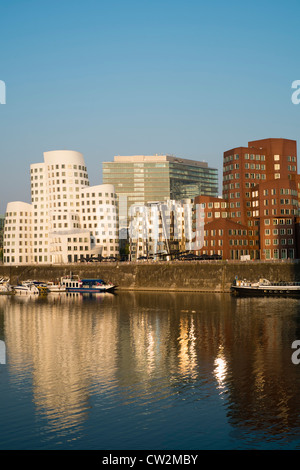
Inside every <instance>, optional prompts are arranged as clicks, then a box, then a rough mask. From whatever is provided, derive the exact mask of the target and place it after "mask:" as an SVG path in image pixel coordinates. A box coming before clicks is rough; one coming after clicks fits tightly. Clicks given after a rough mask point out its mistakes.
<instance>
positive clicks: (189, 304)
mask: <svg viewBox="0 0 300 470" xmlns="http://www.w3.org/2000/svg"><path fill="white" fill-rule="evenodd" d="M298 313H300V312H299V306H298V303H297V302H296V301H293V300H287V299H272V300H268V301H267V304H266V302H265V300H264V299H235V298H231V297H230V296H228V295H217V294H216V295H203V294H202V295H201V294H188V295H186V294H162V293H160V294H155V293H129V292H128V293H120V294H118V295H117V296H114V295H108V294H105V295H102V296H99V297H97V298H92V299H91V298H84V297H82V296H77V297H76V296H73V297H72V296H66V295H63V296H62V295H60V296H54V295H53V296H50V295H49V296H48V297H47V298H45V299H42V298H35V299H26V298H17V297H16V296H15V297H14V298H1V299H0V338H2V339H5V344H6V348H7V362H8V366H9V369H10V374H11V378H12V380H15V383H16V385H18V386H19V387H20V389H21V388H22V381H23V380H29V379H30V380H32V388H33V395H34V398H33V400H34V404H35V407H36V410H37V412H38V413H42V414H44V416H45V417H46V418H47V420H49V426H52V427H53V428H54V429H56V430H59V431H61V432H64V430H65V429H67V430H68V432H70V430H72V427H75V428H76V431H77V432H78V427H79V428H80V426H81V425H83V424H84V422H85V421H86V419H87V418H88V416H89V412H90V409H91V407H93V406H95V396H100V397H102V399H103V397H108V396H109V397H110V400H111V401H110V403H111V406H114V404H113V403H114V400H116V401H118V402H122V403H124V405H126V404H130V403H133V402H136V401H137V400H141V401H142V403H148V404H151V402H152V403H153V402H155V401H158V400H164V401H165V402H164V403H166V400H169V402H170V401H172V400H175V399H178V398H176V397H178V396H179V394H180V393H181V392H182V391H183V390H186V387H187V386H188V387H190V389H189V391H190V394H189V398H190V400H195V402H197V400H199V399H202V398H203V399H204V398H205V397H207V396H211V397H213V396H215V397H216V399H219V400H222V401H223V404H224V406H226V407H227V408H226V409H227V419H228V421H229V423H230V425H231V426H232V428H233V429H239V432H243V430H249V429H259V430H261V431H262V432H265V433H268V432H269V431H270V432H272V433H274V430H275V432H277V433H282V432H287V433H288V432H289V431H290V430H291V429H294V428H297V427H299V426H300V420H299V415H300V402H299V398H298V390H299V385H300V378H299V371H298V369H297V368H296V366H294V365H293V364H292V363H291V359H290V358H291V344H292V341H294V340H295V339H297V337H296V334H297V332H298V330H297V328H298V324H297V318H298ZM1 325H2V326H1ZM1 329H2V331H1ZM299 338H300V335H299ZM299 338H298V339H299ZM299 370H300V369H299ZM165 406H166V405H165Z"/></svg>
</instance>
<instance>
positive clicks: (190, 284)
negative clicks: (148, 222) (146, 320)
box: [0, 261, 300, 292]
mask: <svg viewBox="0 0 300 470" xmlns="http://www.w3.org/2000/svg"><path fill="white" fill-rule="evenodd" d="M70 272H72V273H73V274H77V275H79V276H80V277H81V278H101V279H104V280H106V281H111V282H113V283H114V284H116V285H117V286H118V288H119V289H120V290H141V291H146V290H150V291H172V292H180V291H186V292H188V291H192V292H229V291H230V286H231V284H232V282H233V280H234V279H235V277H236V276H237V277H238V278H240V279H247V280H249V281H257V280H258V279H259V278H265V279H269V280H270V281H274V282H276V281H300V263H298V262H295V263H292V262H278V263H277V262H276V263H275V262H270V263H267V262H251V261H249V262H236V263H235V262H211V263H208V262H204V263H202V262H201V261H200V262H199V261H198V262H159V263H147V262H145V263H91V264H83V263H80V264H76V265H75V264H70V265H67V266H66V265H64V266H57V265H51V266H37V265H34V266H18V267H16V266H3V265H2V266H1V265H0V277H1V276H6V277H9V278H10V280H11V284H17V282H19V281H24V280H27V279H35V280H38V281H56V280H58V279H60V278H61V277H62V276H65V275H69V274H70Z"/></svg>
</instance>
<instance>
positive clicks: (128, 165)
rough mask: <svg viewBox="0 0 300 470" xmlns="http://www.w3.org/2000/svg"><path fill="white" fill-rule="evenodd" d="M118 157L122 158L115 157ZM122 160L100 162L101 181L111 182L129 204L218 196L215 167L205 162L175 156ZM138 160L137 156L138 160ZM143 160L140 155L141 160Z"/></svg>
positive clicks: (118, 193)
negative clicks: (101, 169)
mask: <svg viewBox="0 0 300 470" xmlns="http://www.w3.org/2000/svg"><path fill="white" fill-rule="evenodd" d="M118 158H119V160H121V159H122V158H123V157H118ZM146 158H147V157H145V160H144V161H132V162H130V161H127V160H129V159H130V157H124V161H123V162H122V161H114V162H106V163H103V183H104V184H113V185H114V186H115V191H116V193H117V195H118V196H119V197H120V195H124V196H126V197H127V203H128V207H129V206H131V205H132V204H145V203H147V202H154V201H167V200H168V199H175V200H180V199H184V198H194V197H196V196H198V195H200V194H202V195H209V196H217V195H218V170H216V169H212V168H208V167H207V164H206V163H200V162H199V163H198V162H195V164H193V163H191V164H189V163H188V162H189V161H188V160H183V159H180V161H176V160H177V159H175V158H174V157H168V156H166V157H161V159H160V157H158V160H159V161H146ZM137 160H138V159H137ZM140 160H142V158H141V159H140Z"/></svg>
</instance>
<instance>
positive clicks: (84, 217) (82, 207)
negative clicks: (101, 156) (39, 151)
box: [3, 150, 119, 264]
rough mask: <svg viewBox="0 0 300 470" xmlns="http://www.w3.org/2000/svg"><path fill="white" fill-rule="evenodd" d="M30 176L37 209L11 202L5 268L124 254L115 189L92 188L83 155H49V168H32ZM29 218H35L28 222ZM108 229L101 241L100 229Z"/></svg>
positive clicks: (45, 165) (46, 157)
mask: <svg viewBox="0 0 300 470" xmlns="http://www.w3.org/2000/svg"><path fill="white" fill-rule="evenodd" d="M30 176H31V204H26V203H22V202H11V203H9V204H8V206H7V211H6V222H5V228H4V247H3V261H4V263H5V264H27V263H39V264H40V263H43V264H50V263H68V262H77V261H78V260H79V259H80V258H82V257H83V256H84V257H86V256H88V255H92V254H98V253H103V254H105V256H108V255H113V256H117V255H118V254H119V245H118V221H117V214H115V213H114V212H115V211H116V210H117V209H116V195H115V192H114V187H113V186H112V185H99V186H95V187H92V188H90V186H89V179H88V173H87V168H86V166H85V161H84V158H83V155H82V154H81V153H79V152H75V151H71V150H57V151H50V152H45V153H44V162H43V163H36V164H32V165H31V166H30ZM100 194H101V195H103V196H101V197H100V196H99V195H100ZM25 209H26V210H25ZM25 212H26V213H27V214H29V213H30V214H31V216H30V217H29V216H26V218H25V216H23V215H22V214H25ZM13 214H14V215H13ZM106 217H107V220H106ZM25 221H26V222H25ZM104 223H105V224H106V225H105V227H104V228H103V230H101V236H100V235H99V230H98V226H101V228H102V224H104ZM111 224H113V225H114V226H113V227H111ZM112 228H114V229H116V230H115V232H114V233H112V232H113V230H112ZM106 229H107V233H105V235H104V232H105V230H106ZM25 233H26V235H27V236H26V238H27V237H28V234H29V233H30V237H31V238H30V240H29V239H28V240H26V241H27V242H29V241H30V244H29V245H24V243H25V239H24V235H25ZM12 236H13V238H14V240H13V239H12ZM12 243H14V244H13V245H12ZM25 247H26V248H25ZM25 249H26V251H24V250H25Z"/></svg>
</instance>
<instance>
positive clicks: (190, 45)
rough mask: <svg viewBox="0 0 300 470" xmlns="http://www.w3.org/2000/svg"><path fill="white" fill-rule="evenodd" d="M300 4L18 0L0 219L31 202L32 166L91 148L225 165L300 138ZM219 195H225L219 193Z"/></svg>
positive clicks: (88, 156) (6, 5)
mask: <svg viewBox="0 0 300 470" xmlns="http://www.w3.org/2000/svg"><path fill="white" fill-rule="evenodd" d="M299 15H300V3H299V0H290V1H289V2H284V1H282V0H280V1H277V0H273V1H265V0H259V1H256V0H252V1H251V2H250V1H248V2H247V1H240V0H239V1H231V0H227V1H225V0H222V1H221V0H207V1H202V0H197V1H196V0H185V1H181V0H180V1H179V0H168V1H166V0H159V1H157V0H151V1H148V0H140V1H133V0H109V1H102V0H84V1H83V0H68V1H66V0H65V1H64V0H60V1H56V0H51V1H48V0H43V1H41V0H27V1H24V0H10V1H7V2H4V1H2V2H1V5H0V44H1V46H0V80H3V81H4V82H5V84H6V104H4V105H0V123H1V128H0V156H1V185H0V214H1V213H4V212H5V208H6V204H7V202H8V201H14V200H22V201H25V202H30V175H29V166H30V164H31V163H37V162H42V161H43V152H44V151H49V150H58V149H68V150H76V151H79V152H82V153H83V155H84V157H85V162H86V165H87V168H88V173H89V178H90V182H91V184H100V183H101V182H102V165H101V162H102V161H111V160H112V159H113V157H114V155H118V154H119V155H131V154H153V153H154V154H155V153H158V154H159V153H161V154H165V153H170V154H174V155H176V156H180V157H183V158H190V159H196V160H205V161H207V162H208V164H209V166H212V167H216V168H218V169H219V173H220V180H221V177H222V171H221V168H222V157H223V152H224V151H226V150H229V149H231V148H233V147H236V146H240V145H241V146H243V145H245V146H246V145H247V143H248V141H249V140H255V139H261V138H268V137H284V138H288V139H294V140H297V142H298V139H299V135H300V134H299V133H300V105H298V106H297V105H294V104H292V101H291V95H292V89H291V84H292V82H293V81H294V80H298V79H300V70H299V63H300V62H299V50H300V47H299V46H300V28H299ZM220 191H221V186H220Z"/></svg>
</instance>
